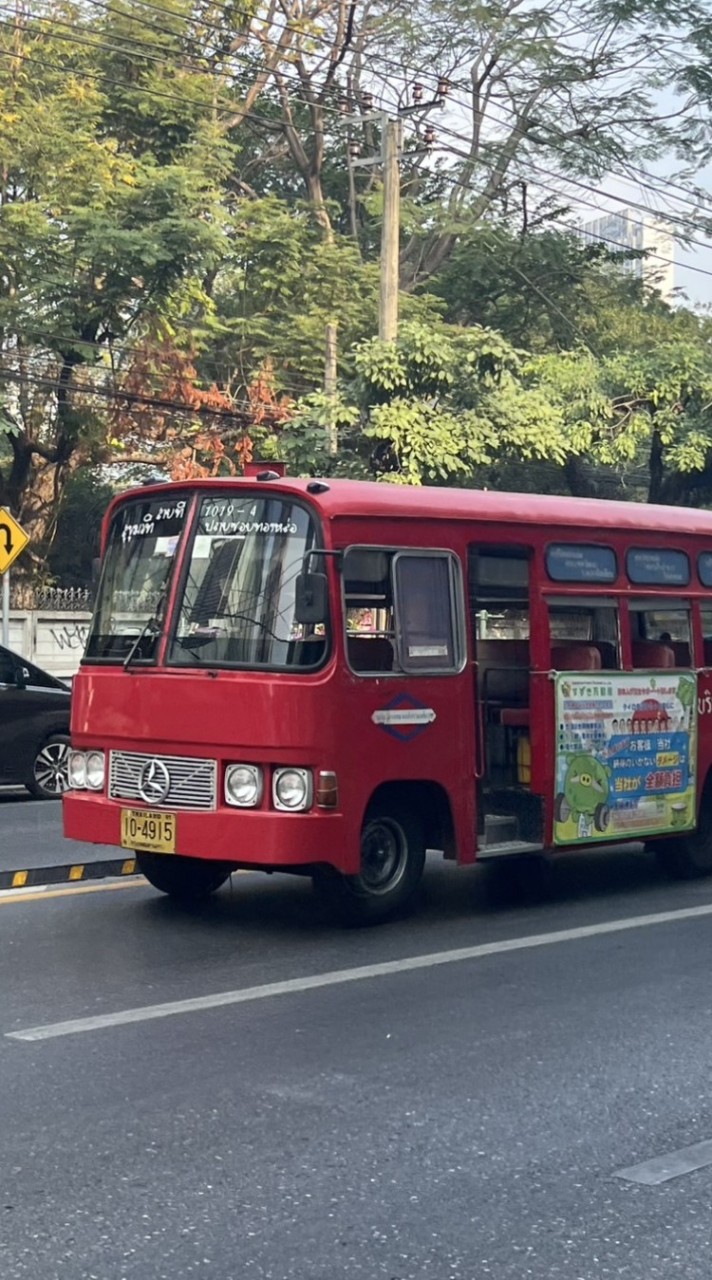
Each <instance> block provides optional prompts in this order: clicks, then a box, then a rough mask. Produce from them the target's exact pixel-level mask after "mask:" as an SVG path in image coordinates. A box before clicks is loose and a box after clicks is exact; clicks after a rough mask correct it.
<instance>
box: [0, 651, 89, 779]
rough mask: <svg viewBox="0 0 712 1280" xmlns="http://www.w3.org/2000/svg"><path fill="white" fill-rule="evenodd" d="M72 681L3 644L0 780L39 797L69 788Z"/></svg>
mask: <svg viewBox="0 0 712 1280" xmlns="http://www.w3.org/2000/svg"><path fill="white" fill-rule="evenodd" d="M71 697H72V692H71V689H70V688H69V686H68V685H66V684H63V683H62V681H61V680H57V679H55V677H54V676H51V675H49V674H48V673H47V672H46V671H41V670H40V668H39V667H36V666H35V665H34V663H32V662H27V661H26V659H25V658H21V657H20V655H19V654H17V653H12V652H11V651H10V649H4V648H3V647H2V645H0V784H7V783H16V784H17V783H20V784H21V785H22V786H24V787H27V790H28V791H29V792H30V794H31V795H33V796H36V797H37V798H38V799H40V800H51V799H55V798H56V797H57V796H61V794H62V792H63V791H66V789H67V764H68V757H69V706H70V702H71Z"/></svg>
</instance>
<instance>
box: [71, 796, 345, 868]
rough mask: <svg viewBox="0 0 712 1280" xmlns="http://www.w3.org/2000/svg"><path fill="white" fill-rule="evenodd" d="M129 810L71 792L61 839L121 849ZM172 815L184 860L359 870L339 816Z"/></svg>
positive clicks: (228, 811) (225, 812)
mask: <svg viewBox="0 0 712 1280" xmlns="http://www.w3.org/2000/svg"><path fill="white" fill-rule="evenodd" d="M131 807H132V806H131V805H130V804H129V803H128V802H127V804H126V805H121V804H120V803H118V802H117V801H115V800H107V798H106V796H104V795H99V794H92V793H91V792H81V791H80V792H69V793H68V794H66V795H65V796H64V799H63V811H64V834H65V836H66V837H67V838H68V839H70V840H82V841H85V842H87V843H89V844H108V845H117V846H118V847H119V848H120V847H121V810H122V808H131ZM133 807H137V806H133ZM171 812H175V814H176V853H177V854H179V855H182V856H184V857H192V858H216V859H219V860H220V861H224V862H231V863H239V864H240V865H241V866H249V867H254V868H255V869H256V870H259V869H262V870H269V869H270V868H279V867H284V868H290V867H292V868H294V869H295V870H296V869H297V868H299V867H306V866H309V865H310V864H313V863H328V864H329V865H330V866H332V867H335V868H336V869H337V870H338V871H341V872H343V873H344V874H346V875H355V874H356V873H357V872H358V870H359V860H360V854H359V847H358V835H356V837H355V839H353V840H352V842H351V843H353V845H354V846H355V847H353V848H351V847H350V842H349V840H348V838H347V824H346V821H345V818H344V815H343V814H342V813H325V812H322V811H320V810H316V811H311V812H309V813H276V812H272V811H267V810H261V809H249V810H247V809H227V808H221V809H218V810H216V811H215V812H210V813H205V812H201V813H187V812H184V811H180V810H177V811H176V810H172V811H171ZM127 852H130V851H127Z"/></svg>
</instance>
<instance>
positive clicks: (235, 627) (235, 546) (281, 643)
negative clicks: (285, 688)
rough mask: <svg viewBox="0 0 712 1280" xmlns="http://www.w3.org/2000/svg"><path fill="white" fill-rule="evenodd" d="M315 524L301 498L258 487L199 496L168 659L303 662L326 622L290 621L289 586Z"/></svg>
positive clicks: (317, 647)
mask: <svg viewBox="0 0 712 1280" xmlns="http://www.w3.org/2000/svg"><path fill="white" fill-rule="evenodd" d="M316 537H317V531H316V527H315V524H314V521H313V520H312V518H311V516H310V514H309V512H308V511H307V509H306V508H305V507H303V506H300V505H299V504H297V503H294V502H291V501H289V500H287V499H284V498H281V497H263V496H262V495H257V494H235V495H225V494H221V495H219V496H212V495H211V496H206V497H204V498H203V499H202V500H201V503H200V510H199V512H198V520H197V524H196V527H195V532H194V534H193V541H192V545H191V548H190V557H189V562H188V566H187V572H186V575H185V580H184V582H183V585H182V591H181V600H180V608H179V611H178V620H177V624H176V628H175V632H174V635H173V639H172V643H171V648H170V655H169V661H170V662H171V663H180V664H187V665H190V666H198V665H201V664H205V663H208V664H211V665H233V664H234V665H239V666H248V667H265V666H269V667H280V668H285V667H286V668H306V667H315V666H317V665H318V664H319V663H320V662H321V660H322V659H323V657H324V654H325V652H326V645H327V637H326V626H325V624H324V623H319V624H316V625H313V624H310V625H303V624H300V623H298V622H296V621H295V616H294V615H295V588H296V580H297V577H298V575H299V573H300V571H301V569H302V567H303V563H304V556H305V554H306V553H307V552H308V551H310V550H311V549H312V548H313V547H314V546H315V543H316Z"/></svg>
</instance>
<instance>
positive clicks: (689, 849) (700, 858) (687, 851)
mask: <svg viewBox="0 0 712 1280" xmlns="http://www.w3.org/2000/svg"><path fill="white" fill-rule="evenodd" d="M655 857H656V860H657V863H658V866H659V867H660V868H661V869H662V870H663V871H664V872H665V874H666V875H668V876H670V877H671V879H673V880H700V879H701V878H702V877H703V876H709V875H712V830H709V829H708V830H706V831H694V832H693V833H692V834H691V835H689V836H685V837H679V838H678V839H677V840H661V841H660V842H659V843H656V844H655Z"/></svg>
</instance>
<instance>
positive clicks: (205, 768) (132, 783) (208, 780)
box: [109, 751, 217, 810]
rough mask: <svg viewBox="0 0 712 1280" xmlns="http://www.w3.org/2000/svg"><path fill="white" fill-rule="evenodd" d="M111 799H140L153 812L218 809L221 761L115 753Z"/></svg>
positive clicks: (111, 761) (110, 775)
mask: <svg viewBox="0 0 712 1280" xmlns="http://www.w3.org/2000/svg"><path fill="white" fill-rule="evenodd" d="M109 798H110V799H111V800H138V801H140V803H141V804H146V805H148V806H149V807H150V808H152V809H192V810H201V809H203V810H204V809H214V808H215V806H216V803H217V761H215V760H204V759H203V760H201V759H194V758H193V757H191V756H164V755H156V754H151V753H147V752H138V751H112V752H111V756H110V762H109Z"/></svg>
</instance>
